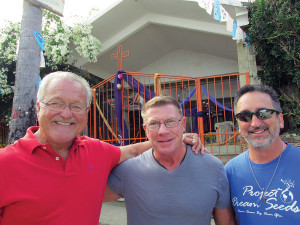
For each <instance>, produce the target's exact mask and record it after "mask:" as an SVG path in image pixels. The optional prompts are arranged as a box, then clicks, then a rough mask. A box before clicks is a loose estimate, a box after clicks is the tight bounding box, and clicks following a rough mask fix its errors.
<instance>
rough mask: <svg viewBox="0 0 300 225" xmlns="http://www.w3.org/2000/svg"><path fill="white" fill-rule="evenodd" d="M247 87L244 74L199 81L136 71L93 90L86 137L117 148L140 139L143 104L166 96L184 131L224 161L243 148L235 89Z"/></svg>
mask: <svg viewBox="0 0 300 225" xmlns="http://www.w3.org/2000/svg"><path fill="white" fill-rule="evenodd" d="M116 76H119V78H118V77H117V78H116ZM125 78H126V79H125ZM116 83H119V85H118V88H117V89H116V87H114V84H116ZM249 83H250V79H249V74H248V73H243V74H226V75H220V76H211V77H200V78H199V77H186V76H172V75H166V74H152V73H138V72H125V73H123V74H121V75H120V74H118V75H113V76H111V77H109V78H108V79H106V80H104V81H102V82H101V83H99V84H98V85H96V86H94V87H93V91H94V101H93V104H92V107H91V110H90V116H89V126H88V128H87V129H86V131H85V133H86V135H88V136H90V137H94V138H98V139H101V140H103V141H106V142H109V143H111V144H115V145H124V144H133V143H136V142H141V141H144V140H146V139H147V138H146V137H145V133H144V130H143V127H142V124H143V121H142V118H141V109H142V106H143V104H144V103H145V102H146V100H147V98H149V97H150V98H151V96H152V97H153V96H154V95H160V94H162V95H169V96H173V97H174V98H175V99H177V100H178V101H179V102H180V103H182V107H183V109H184V110H183V111H184V115H185V116H186V119H187V128H186V132H196V133H199V136H200V138H201V140H202V142H203V143H205V146H206V148H208V149H209V150H210V151H211V153H212V154H214V155H215V156H218V157H219V158H220V159H221V160H222V161H223V162H224V163H225V162H227V161H229V160H230V159H231V158H232V157H234V156H235V155H237V154H239V153H240V152H243V151H244V150H245V142H244V141H243V139H242V138H241V137H240V135H239V132H238V128H237V122H236V120H235V119H234V113H233V111H232V109H233V101H234V94H235V92H236V90H238V89H239V87H240V86H242V85H244V84H249ZM117 95H118V96H119V98H117V97H118V96H117ZM118 118H119V119H118Z"/></svg>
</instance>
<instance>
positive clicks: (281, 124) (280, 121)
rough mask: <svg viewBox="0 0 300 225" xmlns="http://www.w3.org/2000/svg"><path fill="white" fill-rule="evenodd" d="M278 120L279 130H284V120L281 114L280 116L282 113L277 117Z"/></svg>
mask: <svg viewBox="0 0 300 225" xmlns="http://www.w3.org/2000/svg"><path fill="white" fill-rule="evenodd" d="M278 119H279V127H280V128H281V129H283V128H284V119H283V114H282V113H280V114H279V115H278Z"/></svg>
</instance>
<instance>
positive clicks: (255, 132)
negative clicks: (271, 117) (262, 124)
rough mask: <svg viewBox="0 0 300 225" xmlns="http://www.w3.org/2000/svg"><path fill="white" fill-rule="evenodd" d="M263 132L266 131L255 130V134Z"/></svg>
mask: <svg viewBox="0 0 300 225" xmlns="http://www.w3.org/2000/svg"><path fill="white" fill-rule="evenodd" d="M262 132H264V130H261V131H255V132H254V131H253V133H254V134H260V133H262Z"/></svg>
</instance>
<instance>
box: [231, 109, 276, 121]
mask: <svg viewBox="0 0 300 225" xmlns="http://www.w3.org/2000/svg"><path fill="white" fill-rule="evenodd" d="M275 112H276V113H278V114H279V113H280V112H279V111H277V110H275V109H259V110H257V111H256V112H250V111H243V112H240V113H238V114H236V115H235V116H236V118H238V119H239V120H240V121H243V122H250V121H251V120H252V116H253V115H256V117H257V118H258V119H260V120H266V119H270V118H271V117H272V115H273V113H275Z"/></svg>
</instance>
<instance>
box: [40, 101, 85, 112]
mask: <svg viewBox="0 0 300 225" xmlns="http://www.w3.org/2000/svg"><path fill="white" fill-rule="evenodd" d="M41 103H43V104H45V105H46V106H47V107H48V108H49V109H51V110H53V111H56V112H62V111H64V109H65V108H66V106H68V107H69V109H70V110H71V112H72V113H76V114H84V113H85V111H86V110H87V109H88V108H87V107H84V106H83V105H79V104H70V105H68V104H65V103H61V102H52V101H49V102H45V101H41Z"/></svg>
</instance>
